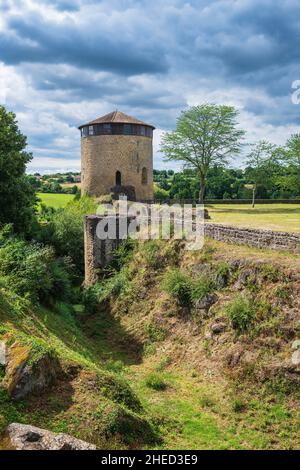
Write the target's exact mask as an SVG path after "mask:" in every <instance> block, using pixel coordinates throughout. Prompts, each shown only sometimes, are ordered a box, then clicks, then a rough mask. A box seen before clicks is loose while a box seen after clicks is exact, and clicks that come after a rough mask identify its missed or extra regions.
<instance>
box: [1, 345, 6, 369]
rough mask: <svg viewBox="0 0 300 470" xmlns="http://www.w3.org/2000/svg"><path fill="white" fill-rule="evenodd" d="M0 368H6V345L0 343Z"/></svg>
mask: <svg viewBox="0 0 300 470" xmlns="http://www.w3.org/2000/svg"><path fill="white" fill-rule="evenodd" d="M0 366H6V344H5V341H0Z"/></svg>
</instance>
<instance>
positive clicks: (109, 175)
mask: <svg viewBox="0 0 300 470" xmlns="http://www.w3.org/2000/svg"><path fill="white" fill-rule="evenodd" d="M79 129H80V131H81V189H82V193H83V194H90V195H95V196H101V195H104V194H110V193H112V192H113V193H115V194H126V195H127V196H128V198H129V199H131V200H137V201H151V200H152V199H153V148H152V138H153V130H154V129H155V127H154V126H152V125H149V124H146V123H144V122H142V121H140V120H138V119H135V118H133V117H131V116H127V115H126V114H124V113H121V112H119V111H114V112H112V113H109V114H107V115H105V116H102V117H100V118H98V119H95V120H94V121H91V122H88V123H87V124H83V125H81V126H80V127H79Z"/></svg>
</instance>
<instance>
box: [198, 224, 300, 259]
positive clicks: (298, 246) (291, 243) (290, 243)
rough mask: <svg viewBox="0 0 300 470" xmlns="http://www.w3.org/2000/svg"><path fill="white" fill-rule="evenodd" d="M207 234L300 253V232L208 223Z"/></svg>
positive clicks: (235, 241) (256, 245)
mask: <svg viewBox="0 0 300 470" xmlns="http://www.w3.org/2000/svg"><path fill="white" fill-rule="evenodd" d="M204 233H205V236H207V237H210V238H214V239H215V240H221V241H226V242H229V243H236V244H242V245H248V246H252V247H255V248H269V249H272V250H278V251H280V250H282V251H289V252H292V253H300V234H296V233H288V232H274V231H272V230H259V229H250V228H241V227H233V226H229V225H221V224H213V223H206V224H205V229H204Z"/></svg>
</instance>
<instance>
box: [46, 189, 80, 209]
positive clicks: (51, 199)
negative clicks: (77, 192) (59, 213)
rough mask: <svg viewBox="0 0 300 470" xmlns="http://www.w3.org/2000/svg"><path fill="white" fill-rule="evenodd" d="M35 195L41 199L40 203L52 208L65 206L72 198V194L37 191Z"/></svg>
mask: <svg viewBox="0 0 300 470" xmlns="http://www.w3.org/2000/svg"><path fill="white" fill-rule="evenodd" d="M37 196H38V198H39V199H40V200H41V203H42V204H45V205H46V206H49V207H53V208H54V209H59V208H60V207H65V206H66V205H67V204H68V202H70V201H72V199H74V195H73V194H52V193H38V194H37Z"/></svg>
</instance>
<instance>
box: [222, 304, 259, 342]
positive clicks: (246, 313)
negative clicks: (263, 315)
mask: <svg viewBox="0 0 300 470" xmlns="http://www.w3.org/2000/svg"><path fill="white" fill-rule="evenodd" d="M226 313H227V315H228V317H229V318H230V321H231V324H232V326H233V328H234V329H236V330H237V331H238V332H239V333H242V332H244V331H246V330H248V329H249V328H250V326H251V325H252V324H253V321H254V319H255V316H256V310H255V307H254V306H253V304H252V303H251V302H250V300H249V299H247V298H245V297H242V296H239V297H237V298H236V299H234V300H233V301H232V302H231V303H230V304H229V305H228V306H227V308H226Z"/></svg>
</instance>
